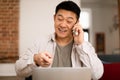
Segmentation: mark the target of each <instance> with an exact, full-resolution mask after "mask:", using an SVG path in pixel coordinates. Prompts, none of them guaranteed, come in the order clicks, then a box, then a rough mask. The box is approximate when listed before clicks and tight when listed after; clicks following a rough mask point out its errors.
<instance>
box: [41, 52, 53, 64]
mask: <svg viewBox="0 0 120 80" xmlns="http://www.w3.org/2000/svg"><path fill="white" fill-rule="evenodd" d="M42 58H43V60H44V62H46V63H51V60H52V58H51V56H48V55H46V54H44V56H43V57H42Z"/></svg>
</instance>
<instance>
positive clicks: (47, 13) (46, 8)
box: [0, 0, 120, 80]
mask: <svg viewBox="0 0 120 80" xmlns="http://www.w3.org/2000/svg"><path fill="white" fill-rule="evenodd" d="M61 1H63V0H52V1H50V0H0V80H7V78H6V76H8V77H11V79H12V80H14V79H13V77H14V76H16V73H15V70H14V63H15V62H16V60H17V59H18V58H19V55H20V54H24V52H25V51H26V50H27V48H29V47H31V46H32V44H33V43H34V41H35V40H36V39H37V38H39V37H43V36H47V35H49V34H52V33H53V32H54V26H53V15H54V10H55V7H56V5H57V4H58V3H59V2H61ZM73 1H74V2H76V3H77V4H78V5H79V6H80V7H81V11H82V12H81V14H80V23H81V24H82V27H83V29H84V32H85V33H84V35H85V40H86V41H89V42H91V43H92V45H93V46H94V48H95V51H96V54H97V55H98V56H99V58H100V59H101V60H103V61H107V62H119V61H120V57H119V56H120V25H119V22H120V19H119V17H120V15H119V14H120V13H119V9H120V7H119V6H120V3H118V2H119V0H73ZM116 56H117V57H116ZM12 76H13V77H12ZM9 80H10V78H9Z"/></svg>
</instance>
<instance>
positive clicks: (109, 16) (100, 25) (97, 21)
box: [81, 0, 119, 54]
mask: <svg viewBox="0 0 120 80" xmlns="http://www.w3.org/2000/svg"><path fill="white" fill-rule="evenodd" d="M98 1H100V0H98ZM81 7H82V8H89V9H91V11H92V26H91V28H90V37H91V38H90V40H91V41H90V42H91V43H92V44H93V45H94V47H96V46H95V34H96V33H97V32H104V33H105V47H106V50H105V54H112V52H113V50H114V49H115V48H118V47H119V44H118V43H119V41H118V40H119V35H118V30H115V29H113V28H112V27H113V17H114V15H117V13H118V11H117V5H116V3H114V4H113V1H109V0H107V1H104V2H103V1H101V2H89V3H88V2H82V4H81ZM111 28H112V31H111Z"/></svg>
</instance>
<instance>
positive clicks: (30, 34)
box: [0, 0, 80, 80]
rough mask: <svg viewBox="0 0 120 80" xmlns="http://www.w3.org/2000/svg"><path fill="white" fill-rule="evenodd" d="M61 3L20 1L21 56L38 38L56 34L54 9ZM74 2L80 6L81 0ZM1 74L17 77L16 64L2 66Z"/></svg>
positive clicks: (38, 0)
mask: <svg viewBox="0 0 120 80" xmlns="http://www.w3.org/2000/svg"><path fill="white" fill-rule="evenodd" d="M61 1H62V0H54V1H53V0H52V1H51V0H20V20H19V21H20V22H19V54H23V53H24V52H25V50H26V49H27V48H28V47H30V46H31V45H32V43H33V42H34V40H36V39H37V38H38V37H42V36H46V35H48V34H50V33H53V32H54V26H53V15H54V9H55V6H56V5H57V4H58V3H59V2H61ZM73 1H75V2H76V3H77V4H78V5H80V0H73ZM1 65H2V66H1ZM6 65H7V66H6ZM11 68H12V73H13V74H12V75H10V74H11ZM0 73H1V74H0V76H15V75H16V74H15V70H14V64H7V63H6V64H0ZM2 73H3V74H2ZM4 73H5V74H4ZM0 80H1V79H0Z"/></svg>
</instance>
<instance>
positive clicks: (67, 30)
mask: <svg viewBox="0 0 120 80" xmlns="http://www.w3.org/2000/svg"><path fill="white" fill-rule="evenodd" d="M76 22H77V18H76V14H75V13H74V12H71V11H68V10H64V9H60V10H59V11H58V12H57V13H56V14H55V15H54V26H55V33H56V34H57V36H58V37H59V38H66V37H72V28H73V26H74V25H75V23H76Z"/></svg>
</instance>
